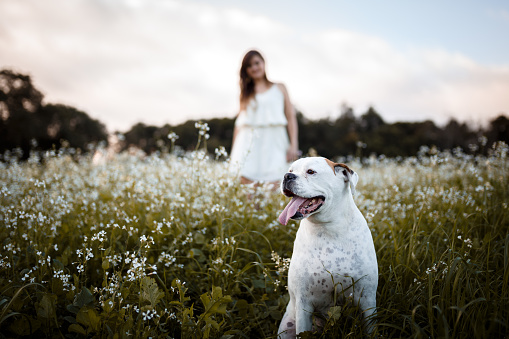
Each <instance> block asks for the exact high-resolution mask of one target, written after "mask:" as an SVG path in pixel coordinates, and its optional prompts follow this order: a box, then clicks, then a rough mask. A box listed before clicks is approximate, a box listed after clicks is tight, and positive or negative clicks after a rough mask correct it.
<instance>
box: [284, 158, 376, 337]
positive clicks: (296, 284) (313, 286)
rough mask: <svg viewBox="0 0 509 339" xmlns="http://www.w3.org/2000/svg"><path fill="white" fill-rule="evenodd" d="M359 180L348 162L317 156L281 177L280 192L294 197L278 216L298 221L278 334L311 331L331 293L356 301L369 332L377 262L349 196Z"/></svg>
mask: <svg viewBox="0 0 509 339" xmlns="http://www.w3.org/2000/svg"><path fill="white" fill-rule="evenodd" d="M357 181H358V176H357V173H355V172H354V171H352V170H351V169H350V168H348V166H346V165H344V164H337V163H334V162H332V161H329V160H328V159H325V158H318V157H313V158H303V159H299V160H297V161H296V162H294V163H293V164H292V165H291V167H290V169H289V171H288V173H286V174H285V176H284V179H283V181H282V183H281V191H282V193H283V194H284V195H286V196H288V197H291V198H292V200H291V201H290V203H289V204H288V205H287V206H286V208H285V209H284V210H283V212H282V213H281V215H280V216H279V221H280V222H281V223H282V224H284V225H286V224H287V223H288V220H290V219H294V220H302V221H301V222H300V226H299V229H298V231H297V235H296V238H295V243H294V247H293V255H292V259H291V262H290V269H289V272H288V290H289V293H290V302H289V303H288V306H287V309H286V313H285V315H284V316H283V320H282V321H281V324H280V326H279V337H280V338H294V337H295V336H296V335H297V334H299V333H301V332H304V331H309V330H311V329H312V326H313V325H312V314H313V313H314V312H320V313H322V314H323V315H324V316H325V315H326V314H327V311H328V310H329V308H330V307H331V306H334V301H335V300H334V299H335V298H334V296H335V295H336V298H339V299H340V300H341V299H342V297H343V299H344V297H347V298H349V299H351V300H352V301H353V302H354V303H355V304H358V305H359V307H360V309H361V310H362V312H363V317H364V323H365V329H366V331H367V333H368V334H369V333H372V331H373V321H372V314H373V313H374V312H375V309H376V288H377V285H378V266H377V260H376V253H375V247H374V245H373V238H372V236H371V232H370V230H369V227H368V225H367V223H366V219H365V218H364V216H363V215H362V214H361V212H360V211H359V209H358V208H357V206H356V205H355V203H354V200H353V194H354V192H355V185H356V184H357Z"/></svg>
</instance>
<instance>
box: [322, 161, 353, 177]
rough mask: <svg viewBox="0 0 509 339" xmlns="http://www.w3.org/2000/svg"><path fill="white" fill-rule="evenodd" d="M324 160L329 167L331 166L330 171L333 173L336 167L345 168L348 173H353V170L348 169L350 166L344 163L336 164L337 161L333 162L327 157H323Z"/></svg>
mask: <svg viewBox="0 0 509 339" xmlns="http://www.w3.org/2000/svg"><path fill="white" fill-rule="evenodd" d="M325 161H327V165H329V166H330V168H332V172H334V175H336V167H338V166H339V167H343V168H344V169H346V170H347V171H348V172H349V173H350V174H353V171H352V170H351V169H350V167H348V166H347V165H345V164H338V163H337V162H334V161H330V160H329V159H325Z"/></svg>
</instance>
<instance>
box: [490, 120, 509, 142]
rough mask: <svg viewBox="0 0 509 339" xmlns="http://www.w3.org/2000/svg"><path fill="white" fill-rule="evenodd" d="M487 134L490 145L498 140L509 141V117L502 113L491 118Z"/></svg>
mask: <svg viewBox="0 0 509 339" xmlns="http://www.w3.org/2000/svg"><path fill="white" fill-rule="evenodd" d="M486 134H487V137H488V141H489V143H490V145H491V144H493V143H494V142H497V141H504V142H506V143H509V119H508V118H506V117H505V116H504V115H502V114H501V115H499V116H498V117H496V118H495V119H493V120H491V121H490V124H489V127H488V131H487V133H486Z"/></svg>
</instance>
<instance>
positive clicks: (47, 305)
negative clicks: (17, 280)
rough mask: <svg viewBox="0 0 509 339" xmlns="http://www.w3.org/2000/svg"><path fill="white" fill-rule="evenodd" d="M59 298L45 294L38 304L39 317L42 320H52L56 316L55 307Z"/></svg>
mask: <svg viewBox="0 0 509 339" xmlns="http://www.w3.org/2000/svg"><path fill="white" fill-rule="evenodd" d="M56 301H57V296H56V295H53V294H48V293H45V294H44V295H43V297H42V299H41V301H40V302H39V303H38V306H37V316H38V317H40V318H46V319H52V318H54V317H55V316H56V310H55V305H56Z"/></svg>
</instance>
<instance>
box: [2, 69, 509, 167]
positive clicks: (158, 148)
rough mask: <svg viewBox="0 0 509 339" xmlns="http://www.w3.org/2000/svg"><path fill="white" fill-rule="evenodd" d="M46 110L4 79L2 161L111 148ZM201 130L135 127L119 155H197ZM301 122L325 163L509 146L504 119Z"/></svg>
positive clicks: (103, 135)
mask: <svg viewBox="0 0 509 339" xmlns="http://www.w3.org/2000/svg"><path fill="white" fill-rule="evenodd" d="M42 102H43V94H42V93H41V92H40V91H39V90H37V89H36V88H35V87H34V86H33V84H32V81H31V78H30V76H28V75H23V74H20V73H16V72H13V71H11V70H2V71H0V153H2V154H3V153H4V152H5V151H11V150H13V149H15V148H17V149H20V150H21V151H22V153H23V154H24V157H25V158H26V157H27V156H28V154H29V151H30V150H31V149H34V148H35V149H38V150H48V149H59V148H61V147H64V146H65V147H71V148H73V149H76V150H78V152H80V151H81V152H86V151H87V149H88V147H89V145H91V144H97V143H103V144H104V145H107V140H108V133H107V130H106V127H105V125H104V124H103V123H102V122H100V121H99V120H95V119H92V118H91V117H89V116H88V115H87V114H86V113H85V112H82V111H80V110H78V109H76V108H74V107H70V106H66V105H61V104H43V103H42ZM196 122H197V121H195V120H189V121H186V122H184V123H182V124H179V125H175V126H173V125H169V124H166V125H164V126H160V127H158V126H149V125H145V124H143V123H138V124H135V125H134V126H132V127H131V129H130V130H129V131H127V132H125V133H119V132H115V134H117V135H121V138H119V139H120V149H121V150H128V149H129V148H133V147H134V148H137V149H141V150H143V151H144V152H145V153H147V154H150V153H153V152H162V151H168V150H170V149H172V148H173V146H174V145H176V148H177V150H182V151H187V150H192V149H195V148H196V144H197V142H198V130H197V129H196V127H195V123H196ZM201 122H204V123H207V124H208V126H209V128H210V131H209V135H208V136H207V137H208V138H207V140H205V142H204V145H206V147H207V150H208V151H209V152H211V153H214V150H215V149H216V148H219V146H224V147H225V148H226V150H227V151H229V150H231V144H232V136H233V127H234V119H233V118H215V119H207V120H201ZM297 122H298V125H299V145H300V148H301V150H302V151H303V153H304V154H305V155H309V154H311V155H314V154H318V155H321V156H324V157H328V158H332V157H335V156H338V155H340V156H347V155H353V156H369V155H372V154H375V155H382V154H383V155H385V156H387V157H397V156H411V155H415V154H416V153H417V152H418V151H419V149H420V147H421V146H435V147H437V148H438V149H441V150H445V149H453V148H457V147H461V148H462V149H463V150H464V151H465V152H467V153H469V152H470V153H473V152H486V151H487V148H488V147H489V146H490V145H492V144H493V143H494V142H496V141H504V142H506V143H509V119H508V118H507V117H506V116H505V115H504V114H500V115H499V116H498V117H497V118H495V119H493V120H491V121H490V122H489V124H488V126H487V127H485V128H483V127H479V128H477V129H476V128H473V127H471V126H469V125H468V124H466V123H460V122H458V121H456V120H455V119H451V120H449V122H448V123H447V124H446V125H445V126H443V127H440V126H437V125H436V124H435V123H434V122H433V121H430V120H427V121H422V122H395V123H387V122H385V121H384V119H383V118H382V116H381V115H380V114H379V113H378V112H377V111H376V110H375V109H374V108H373V107H370V108H369V109H368V110H367V111H366V112H364V113H362V114H360V115H359V116H357V115H356V114H355V113H354V111H353V109H352V108H351V107H349V106H348V105H343V106H342V109H341V114H340V115H339V116H338V117H337V118H334V119H333V118H323V119H318V120H313V119H308V118H306V117H305V115H304V114H303V113H302V112H298V113H297ZM175 135H177V136H178V139H176V137H175ZM480 140H481V141H480ZM172 143H173V144H174V145H172ZM480 144H482V145H481V146H479V145H480ZM483 146H485V147H484V148H483Z"/></svg>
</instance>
